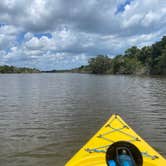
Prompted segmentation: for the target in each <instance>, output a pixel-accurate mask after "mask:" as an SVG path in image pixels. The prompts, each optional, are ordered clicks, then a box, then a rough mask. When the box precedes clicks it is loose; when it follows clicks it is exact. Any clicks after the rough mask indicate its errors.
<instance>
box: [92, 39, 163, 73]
mask: <svg viewBox="0 0 166 166" xmlns="http://www.w3.org/2000/svg"><path fill="white" fill-rule="evenodd" d="M89 68H90V71H91V73H94V74H104V73H111V74H166V36H164V37H163V38H162V40H161V41H159V42H156V43H154V44H153V45H152V46H144V47H143V48H141V49H139V48H137V47H136V46H133V47H131V48H129V49H127V50H126V51H125V53H124V55H117V56H116V57H115V58H113V59H110V58H108V57H107V56H103V55H99V56H97V57H96V58H91V59H90V61H89Z"/></svg>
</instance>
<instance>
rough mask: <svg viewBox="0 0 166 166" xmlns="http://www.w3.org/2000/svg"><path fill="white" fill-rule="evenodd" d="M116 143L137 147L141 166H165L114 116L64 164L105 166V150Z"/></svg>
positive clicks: (148, 147)
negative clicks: (126, 143) (123, 142)
mask: <svg viewBox="0 0 166 166" xmlns="http://www.w3.org/2000/svg"><path fill="white" fill-rule="evenodd" d="M118 141H126V142H129V143H131V144H133V145H134V146H135V147H137V148H138V149H139V151H140V152H141V154H142V158H143V166H165V165H166V160H165V159H164V158H163V157H162V156H161V155H160V154H159V153H158V152H157V151H155V150H154V149H153V148H152V147H151V146H150V145H149V144H148V143H147V142H145V141H144V140H143V139H142V138H141V137H140V136H139V135H138V134H136V133H135V132H134V131H133V130H132V129H131V128H130V127H129V126H128V125H127V124H126V123H125V122H124V121H123V120H122V118H121V117H120V116H119V115H116V114H115V115H112V116H111V118H110V119H109V120H108V121H107V122H106V124H105V125H104V126H103V127H102V128H101V129H100V130H99V131H98V132H97V133H96V134H95V135H94V136H93V137H92V138H91V139H90V140H89V141H88V142H87V143H86V144H85V145H84V146H83V147H82V148H81V149H80V150H79V151H78V152H77V153H76V154H75V155H74V156H73V157H72V158H71V159H70V160H69V161H68V162H67V163H66V166H107V163H106V152H107V149H108V148H109V147H110V146H111V145H112V144H113V143H115V142H118Z"/></svg>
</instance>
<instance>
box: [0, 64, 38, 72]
mask: <svg viewBox="0 0 166 166" xmlns="http://www.w3.org/2000/svg"><path fill="white" fill-rule="evenodd" d="M39 72H40V70H37V69H35V68H27V67H15V66H8V65H4V66H0V73H39Z"/></svg>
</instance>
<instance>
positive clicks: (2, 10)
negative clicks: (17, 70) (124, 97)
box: [0, 0, 166, 70]
mask: <svg viewBox="0 0 166 166" xmlns="http://www.w3.org/2000/svg"><path fill="white" fill-rule="evenodd" d="M165 18H166V1H165V0H153V1H152V0H116V1H115V0H88V1H85V0H79V1H78V0H70V1H69V0H28V1H27V0H4V1H0V65H3V64H8V65H17V66H27V67H36V68H39V69H42V70H49V69H66V68H74V67H78V66H80V65H84V64H87V62H88V59H89V58H90V57H93V56H95V55H97V54H107V55H109V56H115V55H117V54H120V53H123V51H124V50H125V49H126V48H128V47H130V46H132V45H136V46H138V47H142V46H144V45H149V44H151V43H153V42H155V41H157V40H159V39H160V38H161V37H162V36H163V35H165V33H166V28H165V27H166V19H165Z"/></svg>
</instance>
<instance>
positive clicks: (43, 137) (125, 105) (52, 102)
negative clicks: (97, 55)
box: [0, 73, 166, 166]
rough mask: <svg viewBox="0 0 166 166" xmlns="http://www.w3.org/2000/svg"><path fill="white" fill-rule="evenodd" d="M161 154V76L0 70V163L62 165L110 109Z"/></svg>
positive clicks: (165, 118) (164, 141)
mask: <svg viewBox="0 0 166 166" xmlns="http://www.w3.org/2000/svg"><path fill="white" fill-rule="evenodd" d="M113 113H118V114H120V115H121V116H122V117H123V119H124V120H125V121H126V122H127V123H128V124H129V125H130V126H132V128H133V129H135V131H136V132H137V133H138V134H140V135H141V136H142V137H143V138H144V139H146V141H148V142H149V143H150V144H151V145H152V146H153V147H155V148H156V149H157V150H158V151H159V152H160V153H161V154H162V155H164V156H166V77H138V76H112V75H89V74H68V73H66V74H65V73H62V74H60V73H59V74H1V75H0V166H64V164H65V162H66V161H68V160H69V158H70V157H71V156H72V155H73V154H74V153H75V152H76V151H77V150H78V149H79V148H81V146H82V145H83V144H84V143H86V141H87V140H88V139H89V138H90V137H91V136H92V135H93V134H94V133H95V132H96V131H97V130H98V129H99V128H100V127H101V126H102V125H103V123H105V121H106V120H107V119H108V118H109V117H110V116H111V115H112V114H113Z"/></svg>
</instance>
